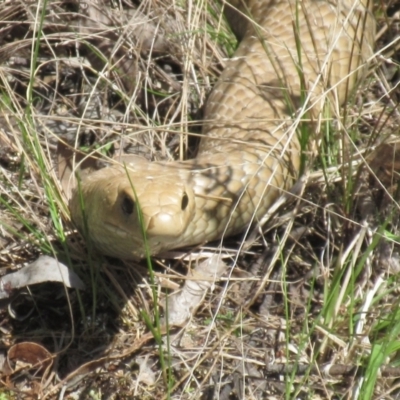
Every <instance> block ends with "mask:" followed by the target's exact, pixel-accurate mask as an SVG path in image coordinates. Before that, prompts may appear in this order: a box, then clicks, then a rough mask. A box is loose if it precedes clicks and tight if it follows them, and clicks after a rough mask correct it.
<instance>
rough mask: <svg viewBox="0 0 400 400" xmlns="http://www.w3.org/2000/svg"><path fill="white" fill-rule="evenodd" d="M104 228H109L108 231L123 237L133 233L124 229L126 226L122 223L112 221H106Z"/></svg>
mask: <svg viewBox="0 0 400 400" xmlns="http://www.w3.org/2000/svg"><path fill="white" fill-rule="evenodd" d="M104 228H105V229H106V230H107V232H108V233H112V234H113V235H118V236H120V237H123V238H127V237H129V236H130V233H131V232H128V231H127V230H126V229H124V227H121V226H120V225H117V224H115V223H112V222H104Z"/></svg>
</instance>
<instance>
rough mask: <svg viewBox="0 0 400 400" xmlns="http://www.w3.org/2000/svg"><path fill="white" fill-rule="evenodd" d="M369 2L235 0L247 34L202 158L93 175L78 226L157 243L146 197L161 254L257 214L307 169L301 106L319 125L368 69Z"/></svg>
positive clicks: (107, 238)
mask: <svg viewBox="0 0 400 400" xmlns="http://www.w3.org/2000/svg"><path fill="white" fill-rule="evenodd" d="M367 2H368V0H342V1H340V0H331V1H328V0H327V1H325V0H302V1H301V0H297V1H296V0H275V1H274V0H244V1H241V0H235V1H231V2H230V3H231V6H226V10H225V12H226V15H227V17H228V20H229V22H230V24H231V26H232V29H233V30H234V32H235V34H236V35H237V36H238V38H239V39H240V44H239V47H238V49H237V51H236V52H235V54H234V57H233V58H232V59H231V60H230V61H229V62H228V64H227V66H226V68H225V70H224V71H223V73H222V75H221V77H220V79H219V80H218V82H217V84H216V85H215V88H214V89H213V91H212V93H211V95H210V96H209V99H208V102H207V104H206V108H205V117H204V125H203V133H204V135H205V136H204V137H203V139H202V140H201V144H200V148H199V151H198V155H197V157H196V158H195V159H193V160H188V161H183V162H174V163H167V162H165V163H162V162H153V163H151V162H147V161H144V160H143V161H138V162H137V163H135V164H134V165H129V166H128V171H129V172H128V173H129V177H128V176H127V172H126V170H125V168H124V167H123V166H121V165H119V166H112V167H107V168H104V169H102V170H99V171H97V172H95V173H93V174H91V175H90V176H89V177H88V178H87V179H86V180H84V181H83V182H82V184H81V186H80V190H81V195H80V194H79V193H78V192H79V191H78V190H75V192H74V194H73V196H72V199H71V201H70V210H71V215H72V219H73V221H74V222H75V224H76V225H77V227H78V229H79V230H80V231H85V229H84V227H85V226H86V227H87V229H88V236H89V238H90V240H91V241H92V242H93V244H94V245H95V247H96V248H97V249H98V250H99V251H101V252H102V253H104V254H107V255H111V256H115V257H119V258H125V259H138V258H142V257H144V256H145V253H146V252H145V247H144V244H143V243H144V242H143V237H142V230H141V227H140V224H139V219H138V213H137V210H136V207H135V206H136V205H137V204H139V205H140V208H141V211H142V214H143V224H144V228H145V232H146V237H147V243H148V249H149V251H150V253H151V254H157V253H160V252H163V251H166V250H170V249H173V248H177V247H182V246H188V245H193V244H197V243H201V242H206V241H210V240H215V239H217V238H221V237H223V236H227V235H231V234H234V233H238V232H240V231H242V230H244V229H245V228H246V227H247V226H249V224H250V223H254V222H257V221H258V220H259V219H260V218H261V217H263V216H264V215H265V214H266V212H267V211H268V209H269V208H270V207H271V205H272V204H273V203H274V202H275V201H276V199H277V198H278V196H279V195H280V194H281V193H282V192H285V191H288V190H289V189H290V188H291V187H292V185H293V183H294V182H295V180H296V179H297V178H298V173H299V172H298V171H299V168H300V155H301V146H300V142H299V132H300V129H299V126H300V116H301V118H303V119H307V120H309V121H310V122H309V123H308V122H307V124H309V127H310V128H309V130H310V131H311V130H312V128H313V127H314V126H315V125H316V124H313V121H314V122H316V121H317V120H318V118H319V117H320V116H322V114H323V113H324V112H330V113H332V112H336V111H337V108H336V106H335V105H338V104H339V105H340V104H343V102H344V101H345V100H346V99H347V97H348V95H349V92H350V91H351V90H352V89H353V88H354V86H355V84H356V82H357V81H358V80H359V78H360V76H362V71H363V70H364V68H363V66H364V65H365V64H366V62H367V61H368V59H369V58H370V57H371V55H372V46H373V42H374V32H375V26H374V20H373V17H372V15H371V11H370V7H368V6H367V5H366V4H367ZM369 2H370V3H371V1H369ZM324 115H325V114H324ZM303 124H304V122H303ZM132 186H133V188H134V190H133V189H132ZM82 202H83V204H84V211H83V212H82V207H81V203H82ZM84 219H86V224H85V223H84Z"/></svg>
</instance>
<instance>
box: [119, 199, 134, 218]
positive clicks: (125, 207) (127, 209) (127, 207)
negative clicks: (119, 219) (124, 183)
mask: <svg viewBox="0 0 400 400" xmlns="http://www.w3.org/2000/svg"><path fill="white" fill-rule="evenodd" d="M121 208H122V211H123V212H124V213H125V214H126V215H131V214H132V213H133V209H134V208H135V202H134V201H133V200H132V199H131V198H130V197H128V196H124V198H123V200H122V203H121Z"/></svg>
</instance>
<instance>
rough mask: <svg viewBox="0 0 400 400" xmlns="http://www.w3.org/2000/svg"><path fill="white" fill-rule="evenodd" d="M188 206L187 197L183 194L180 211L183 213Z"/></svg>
mask: <svg viewBox="0 0 400 400" xmlns="http://www.w3.org/2000/svg"><path fill="white" fill-rule="evenodd" d="M188 204H189V196H188V195H187V194H186V193H183V196H182V203H181V210H182V211H185V210H186V207H187V206H188Z"/></svg>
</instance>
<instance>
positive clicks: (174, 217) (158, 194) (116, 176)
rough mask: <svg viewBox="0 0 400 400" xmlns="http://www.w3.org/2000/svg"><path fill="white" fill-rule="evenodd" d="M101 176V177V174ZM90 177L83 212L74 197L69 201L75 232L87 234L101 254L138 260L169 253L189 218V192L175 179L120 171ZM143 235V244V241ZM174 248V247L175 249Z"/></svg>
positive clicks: (84, 188)
mask: <svg viewBox="0 0 400 400" xmlns="http://www.w3.org/2000/svg"><path fill="white" fill-rule="evenodd" d="M104 171H106V172H104ZM104 171H103V174H105V175H106V176H103V177H101V179H99V176H98V175H100V173H101V172H102V170H100V171H97V172H96V173H94V174H92V175H91V176H90V178H89V181H87V182H84V183H83V185H82V186H81V187H82V199H83V200H84V202H85V204H84V207H83V208H84V209H83V210H77V207H79V206H80V203H79V198H80V196H79V195H78V193H75V194H74V195H73V197H72V199H71V202H70V209H71V214H72V216H73V219H74V222H75V224H76V226H77V227H78V229H79V230H80V231H81V232H83V233H85V229H86V230H87V234H86V235H85V236H87V237H89V238H90V240H91V242H92V243H93V244H94V246H95V247H96V248H97V249H99V250H100V251H101V252H102V253H103V254H106V255H109V256H113V257H118V258H123V259H140V258H143V257H145V256H146V252H147V251H148V252H149V253H150V254H155V253H159V252H162V251H165V250H167V249H169V248H171V243H176V241H179V237H180V236H182V235H183V234H184V232H185V230H186V229H187V227H188V225H189V223H190V221H191V219H192V218H193V215H194V209H195V204H194V203H195V198H194V193H193V190H192V189H191V188H190V187H188V185H187V184H186V183H185V182H184V181H181V180H179V179H177V176H176V174H165V171H164V173H163V175H162V176H157V174H155V173H154V172H152V174H151V177H150V176H147V177H146V174H143V173H141V174H137V173H135V172H134V171H132V172H129V176H128V175H127V172H126V171H124V170H120V169H113V168H112V169H107V170H104ZM143 235H145V236H146V243H147V250H146V244H145V241H144V238H143ZM175 247H176V246H175Z"/></svg>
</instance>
